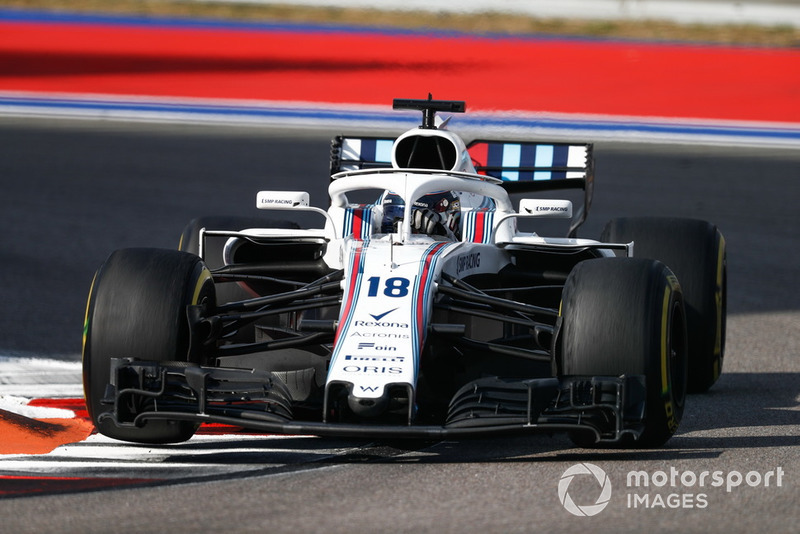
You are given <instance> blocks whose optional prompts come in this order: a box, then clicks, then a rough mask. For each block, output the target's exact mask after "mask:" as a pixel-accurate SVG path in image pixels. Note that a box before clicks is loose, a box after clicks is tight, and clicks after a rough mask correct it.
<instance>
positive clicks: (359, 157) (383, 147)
mask: <svg viewBox="0 0 800 534" xmlns="http://www.w3.org/2000/svg"><path fill="white" fill-rule="evenodd" d="M393 145H394V138H393V137H346V136H343V135H337V136H336V137H334V138H333V140H332V141H331V176H333V175H334V174H336V173H337V172H342V171H359V170H362V169H386V168H391V167H392V146H393Z"/></svg>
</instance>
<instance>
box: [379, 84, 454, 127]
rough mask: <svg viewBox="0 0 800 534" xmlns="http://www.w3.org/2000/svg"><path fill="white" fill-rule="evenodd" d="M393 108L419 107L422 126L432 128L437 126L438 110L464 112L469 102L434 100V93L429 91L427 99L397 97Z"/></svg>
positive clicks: (393, 102)
mask: <svg viewBox="0 0 800 534" xmlns="http://www.w3.org/2000/svg"><path fill="white" fill-rule="evenodd" d="M392 109H417V110H419V111H422V128H425V129H429V130H431V129H435V128H436V112H437V111H445V112H450V113H464V112H465V111H466V109H467V104H466V102H464V101H463V100H433V95H431V94H430V93H428V99H427V100H415V99H408V98H395V99H394V100H393V101H392Z"/></svg>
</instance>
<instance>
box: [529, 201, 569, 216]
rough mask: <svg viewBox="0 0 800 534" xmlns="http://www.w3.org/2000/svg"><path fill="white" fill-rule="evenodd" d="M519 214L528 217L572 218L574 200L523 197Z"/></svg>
mask: <svg viewBox="0 0 800 534" xmlns="http://www.w3.org/2000/svg"><path fill="white" fill-rule="evenodd" d="M519 214H520V215H522V216H523V217H526V218H527V217H543V218H548V219H571V218H572V202H571V201H569V200H550V199H538V198H523V199H522V200H520V201H519Z"/></svg>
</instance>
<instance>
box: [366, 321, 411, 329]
mask: <svg viewBox="0 0 800 534" xmlns="http://www.w3.org/2000/svg"><path fill="white" fill-rule="evenodd" d="M353 326H360V327H364V328H408V323H392V322H388V321H353Z"/></svg>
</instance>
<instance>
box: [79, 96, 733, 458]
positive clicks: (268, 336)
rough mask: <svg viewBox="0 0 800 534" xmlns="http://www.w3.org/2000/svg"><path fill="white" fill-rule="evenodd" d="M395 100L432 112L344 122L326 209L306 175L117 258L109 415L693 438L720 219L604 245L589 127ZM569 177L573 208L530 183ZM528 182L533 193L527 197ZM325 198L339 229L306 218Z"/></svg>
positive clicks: (103, 391)
mask: <svg viewBox="0 0 800 534" xmlns="http://www.w3.org/2000/svg"><path fill="white" fill-rule="evenodd" d="M394 107H395V108H397V109H416V110H420V111H422V113H423V122H422V125H421V126H420V127H419V128H415V129H413V130H410V131H408V132H405V133H403V134H402V135H400V136H399V137H398V138H397V139H387V138H375V137H347V136H340V137H336V138H335V139H334V140H333V145H332V153H331V179H330V186H329V189H328V191H329V195H330V199H331V201H330V207H329V208H328V209H327V210H323V209H320V208H317V207H312V206H311V205H310V203H309V195H308V194H307V193H305V192H298V191H261V192H259V193H258V195H257V206H258V208H261V209H263V210H268V211H270V212H273V213H275V212H278V211H280V213H281V214H282V216H280V217H277V218H276V220H261V219H255V220H252V219H250V218H219V217H216V218H215V217H205V218H200V219H196V220H194V221H192V222H191V223H190V224H189V226H188V227H187V228H186V230H185V231H184V234H183V236H182V240H181V246H180V249H181V250H161V249H123V250H118V251H116V252H114V253H113V254H111V256H110V257H109V258H108V259H107V260H106V262H105V263H104V264H103V265H102V266H101V267H100V269H99V270H98V272H97V274H96V276H95V279H94V281H93V284H92V288H91V291H90V293H89V301H88V306H87V313H86V324H85V327H84V347H83V368H84V388H85V394H86V402H87V406H88V409H89V413H90V415H91V417H92V419H93V421H94V423H95V425H96V426H97V428H98V430H99V431H100V432H101V433H103V434H105V435H107V436H110V437H113V438H117V439H122V440H129V441H135V442H144V443H166V442H174V441H182V440H186V439H189V438H190V437H191V436H192V434H193V433H194V432H195V430H196V429H197V427H198V425H199V424H201V423H204V422H217V423H225V424H231V425H236V426H239V427H245V428H250V429H254V430H258V431H265V432H271V433H283V434H300V433H302V434H315V435H323V436H348V437H359V436H361V437H370V438H382V437H392V438H397V437H409V438H422V439H444V438H447V439H458V438H462V437H467V436H485V435H488V434H494V433H506V434H507V433H511V432H521V433H524V432H541V431H544V432H553V431H564V432H567V433H569V435H570V436H571V437H572V439H573V440H574V441H575V442H576V443H578V444H582V445H591V444H596V443H604V442H605V443H614V444H618V445H621V446H630V447H647V446H659V445H661V444H663V443H664V442H665V441H666V440H668V439H669V438H670V436H672V435H673V433H674V432H675V431H676V429H677V428H678V425H679V423H680V420H681V415H682V413H683V409H684V403H685V400H686V394H687V391H692V390H693V391H703V390H706V389H708V388H709V387H710V386H711V385H712V384H713V383H714V381H715V380H716V379H717V377H718V376H719V374H720V371H721V365H722V359H723V353H724V342H725V298H726V258H725V241H724V239H723V237H722V235H721V233H720V232H719V231H718V230H717V228H716V227H715V226H713V225H712V224H709V223H707V222H703V221H696V220H684V219H663V218H625V219H615V220H612V221H611V222H609V223H608V225H607V226H606V229H605V231H604V233H603V236H602V238H601V241H596V240H591V239H582V238H578V237H577V229H578V227H579V226H580V225H581V223H582V222H583V221H584V220H585V218H586V216H587V212H588V208H589V206H590V203H591V195H592V189H593V178H594V177H593V159H592V145H588V144H564V143H552V142H529V141H525V142H519V141H484V140H477V141H473V142H471V143H470V144H469V145H466V144H465V142H464V141H463V140H462V139H461V138H460V137H459V136H458V135H456V134H454V133H452V132H451V131H448V130H447V129H445V128H444V127H443V126H442V123H441V122H440V121H439V117H437V116H436V113H437V112H449V113H458V112H463V111H464V110H465V105H464V103H463V102H457V101H437V100H432V99H431V98H430V97H429V98H428V99H427V100H395V101H394ZM571 188H576V189H579V190H580V189H582V190H583V194H582V195H581V194H580V192H578V194H579V195H580V197H581V200H580V201H579V204H580V205H579V206H578V207H577V208H575V209H573V204H572V202H571V201H568V200H558V199H542V198H538V199H537V198H530V197H531V195H530V193H534V192H538V191H544V190H559V189H571ZM510 194H515V195H518V194H523V195H524V196H525V198H522V199H520V200H519V202H518V206H517V208H515V206H514V204H513V203H512V200H511V198H510V196H509V195H510ZM541 196H542V195H540V197H541ZM307 212H313V213H316V214H318V215H319V220H320V221H321V222H322V221H324V225H323V224H322V223H320V225H319V227H317V228H300V227H299V226H298V225H297V224H295V223H293V222H291V219H292V217H293V215H296V214H298V213H307ZM545 218H547V219H564V224H565V225H568V226H569V229H568V230H566V232H565V233H566V234H567V236H566V237H544V236H542V235H539V234H538V233H536V232H534V231H525V232H523V231H521V230H520V228H521V227H523V226H525V225H528V226H530V225H533V226H534V227H535V226H536V225H537V224H543V223H544V221H543V219H545ZM287 219H288V220H287ZM634 243H635V248H634ZM634 250H635V254H634Z"/></svg>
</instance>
